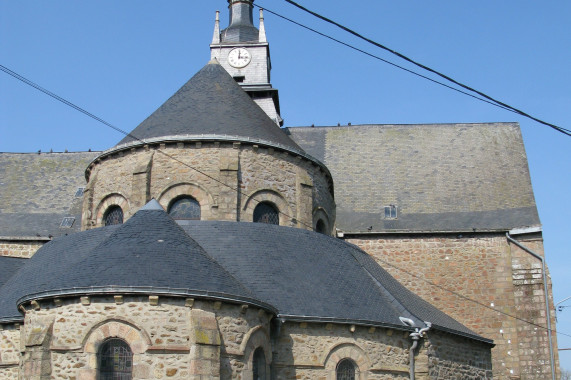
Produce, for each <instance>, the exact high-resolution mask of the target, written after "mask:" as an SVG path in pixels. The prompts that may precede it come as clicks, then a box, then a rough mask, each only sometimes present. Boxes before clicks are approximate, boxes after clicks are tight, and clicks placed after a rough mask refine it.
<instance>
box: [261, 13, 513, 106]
mask: <svg viewBox="0 0 571 380" xmlns="http://www.w3.org/2000/svg"><path fill="white" fill-rule="evenodd" d="M254 6H256V7H258V8H261V9H263V10H264V11H266V12H268V13H271V14H273V15H274V16H277V17H279V18H282V19H284V20H286V21H289V22H291V23H292V24H295V25H297V26H299V27H302V28H304V29H307V30H309V31H311V32H313V33H315V34H318V35H320V36H322V37H325V38H328V39H330V40H332V41H335V42H337V43H339V44H341V45H344V46H346V47H348V48H350V49H353V50H355V51H358V52H359V53H363V54H365V55H368V56H369V57H371V58H375V59H377V60H379V61H382V62H384V63H387V64H389V65H391V66H394V67H396V68H398V69H401V70H404V71H406V72H408V73H410V74H413V75H416V76H418V77H421V78H423V79H426V80H429V81H431V82H433V83H436V84H438V85H440V86H443V87H446V88H448V89H450V90H453V91H457V92H459V93H461V94H464V95H467V96H470V97H472V98H474V99H477V100H480V101H482V102H486V103H488V104H491V105H492V106H495V107H499V108H502V109H504V110H506V111H510V112H514V111H513V110H511V109H509V108H506V107H503V106H501V105H499V104H496V103H494V102H492V101H489V100H486V99H483V98H480V97H478V96H476V95H474V94H470V93H469V92H466V91H462V90H460V89H458V88H455V87H452V86H449V85H447V84H446V83H442V82H440V81H437V80H436V79H432V78H430V77H427V76H426V75H422V74H420V73H417V72H416V71H412V70H410V69H407V68H406V67H404V66H400V65H397V64H396V63H394V62H391V61H389V60H386V59H384V58H381V57H379V56H378V55H374V54H372V53H369V52H368V51H366V50H363V49H359V48H358V47H356V46H353V45H351V44H348V43H346V42H343V41H341V40H338V39H336V38H334V37H332V36H330V35H328V34H325V33H322V32H320V31H318V30H316V29H313V28H311V27H309V26H307V25H304V24H301V23H299V22H297V21H295V20H292V19H290V18H288V17H286V16H283V15H281V14H279V13H276V12H274V11H272V10H270V9H268V8H265V7H262V6H259V5H257V4H254ZM514 113H515V112H514Z"/></svg>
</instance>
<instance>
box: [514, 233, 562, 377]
mask: <svg viewBox="0 0 571 380" xmlns="http://www.w3.org/2000/svg"><path fill="white" fill-rule="evenodd" d="M512 237H514V238H515V239H516V240H518V241H519V242H520V243H521V244H523V246H525V247H527V248H529V249H531V250H532V251H533V252H534V253H536V254H538V255H540V256H544V251H543V239H541V236H537V235H535V236H534V235H530V236H521V237H520V236H512ZM510 253H511V258H512V280H513V284H514V297H515V305H516V310H517V313H518V314H517V315H518V317H519V318H521V319H522V320H518V322H517V333H518V342H519V347H518V348H519V350H518V351H519V359H520V367H521V378H522V379H547V378H550V377H551V368H550V364H549V358H550V354H549V336H548V334H547V330H546V326H547V317H546V312H545V291H544V286H543V270H542V265H541V261H540V260H538V259H537V258H535V257H533V256H532V255H530V254H529V253H527V252H525V251H524V250H522V249H521V248H519V247H518V246H516V245H514V244H510ZM547 281H548V283H547V291H548V294H549V295H548V301H549V309H550V318H551V328H552V334H551V336H552V342H553V347H555V349H554V356H555V360H554V362H555V368H556V369H557V370H558V369H559V360H558V351H557V335H556V333H555V308H554V305H553V292H552V289H551V278H550V276H549V273H547ZM524 321H531V322H533V324H530V323H525V322H524ZM557 378H558V377H557Z"/></svg>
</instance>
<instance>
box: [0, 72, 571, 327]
mask: <svg viewBox="0 0 571 380" xmlns="http://www.w3.org/2000/svg"><path fill="white" fill-rule="evenodd" d="M0 70H2V71H4V72H5V73H7V74H9V75H11V76H13V77H14V78H16V79H18V80H20V81H22V82H23V83H25V84H27V85H29V86H31V87H33V88H35V89H37V90H39V91H41V92H43V93H44V94H46V95H48V96H50V97H52V98H54V99H56V100H58V101H60V102H62V103H63V104H65V105H67V106H69V107H71V108H73V109H75V110H77V111H79V112H81V113H83V114H84V115H87V116H88V117H90V118H92V119H94V120H97V121H99V122H100V123H102V124H104V125H106V126H108V127H110V128H112V129H113V130H115V131H117V132H119V133H121V134H123V135H125V136H128V137H131V138H132V139H134V140H136V141H138V142H141V143H143V144H145V143H146V142H145V141H144V140H141V139H139V138H137V137H136V136H134V135H132V134H131V133H128V132H125V131H124V130H122V129H121V128H118V127H116V126H114V125H112V124H111V123H108V122H106V121H105V120H103V119H101V118H99V117H97V116H95V115H94V114H92V113H91V112H88V111H86V110H84V109H83V108H81V107H79V106H77V105H75V104H73V103H72V102H70V101H68V100H66V99H64V98H62V97H61V96H58V95H56V94H54V93H53V92H51V91H48V90H46V89H45V88H43V87H41V86H39V85H38V84H36V83H34V82H32V81H31V80H29V79H27V78H25V77H23V76H21V75H19V74H17V73H15V72H14V71H12V70H10V69H8V68H7V67H5V66H3V65H1V64H0ZM156 151H157V152H159V153H160V154H163V155H164V156H166V157H168V158H170V159H172V160H173V161H176V162H178V163H180V164H182V165H183V166H186V167H187V168H189V169H191V170H194V171H196V172H197V173H199V174H202V175H204V176H205V177H207V178H209V179H211V180H213V181H215V182H218V183H219V184H221V185H223V186H226V187H228V188H229V189H231V190H233V191H236V192H237V193H239V194H241V195H244V196H246V197H248V195H247V194H245V193H243V192H242V191H240V189H237V188H234V187H232V186H230V185H229V184H227V183H224V182H222V181H220V180H218V179H217V178H214V177H212V176H210V175H209V174H207V173H204V172H203V171H201V170H199V169H197V168H195V167H193V166H191V165H189V164H187V163H185V162H184V161H181V160H179V159H178V158H176V157H174V156H172V155H170V154H168V153H166V152H163V151H162V150H160V149H158V150H156ZM252 201H254V202H256V203H261V201H258V200H256V199H252ZM278 212H279V213H280V214H282V215H284V216H287V217H288V218H290V219H291V220H296V221H297V222H298V223H299V224H301V225H303V226H306V227H309V228H310V229H313V226H310V225H308V224H307V223H304V222H302V221H299V220H297V219H296V218H294V217H292V216H290V215H288V214H286V213H284V212H282V211H280V210H278ZM376 260H378V261H379V262H381V263H383V264H385V265H387V266H390V267H392V268H394V269H396V270H398V271H401V272H403V273H406V274H408V275H410V276H412V277H414V278H417V279H419V280H421V281H424V282H426V283H427V284H429V285H432V286H435V287H437V288H439V289H441V290H443V291H445V292H448V293H451V294H454V295H456V296H458V297H460V298H463V299H465V300H466V301H468V302H473V303H475V304H477V305H480V306H483V307H485V308H487V309H490V310H493V311H495V312H498V313H500V314H503V315H505V316H507V317H510V318H514V319H516V320H519V321H521V322H524V323H527V324H529V325H532V326H535V327H538V328H541V329H544V330H547V328H546V327H543V326H541V325H538V324H536V323H534V322H531V321H528V320H525V319H523V318H519V317H517V316H514V315H511V314H508V313H506V312H503V311H501V310H498V309H494V308H493V307H491V306H488V305H486V304H484V303H481V302H479V301H476V300H473V299H471V298H469V297H466V296H464V295H462V294H460V293H457V292H455V291H453V290H450V289H447V288H445V287H443V286H441V285H438V284H436V283H434V282H432V281H429V280H427V279H425V278H423V277H420V276H418V275H416V274H414V273H412V272H410V271H408V270H406V269H403V268H400V267H398V266H396V265H394V264H391V263H389V262H387V261H385V260H382V259H380V258H376ZM545 296H547V295H545ZM556 333H557V334H560V335H564V336H567V337H570V338H571V335H570V334H565V333H562V332H559V331H556Z"/></svg>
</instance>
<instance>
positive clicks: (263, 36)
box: [258, 8, 268, 42]
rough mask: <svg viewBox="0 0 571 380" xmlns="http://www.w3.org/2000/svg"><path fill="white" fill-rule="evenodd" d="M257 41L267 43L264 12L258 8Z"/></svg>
mask: <svg viewBox="0 0 571 380" xmlns="http://www.w3.org/2000/svg"><path fill="white" fill-rule="evenodd" d="M258 41H259V42H268V40H267V39H266V27H265V26H264V10H263V9H262V8H260V35H259V37H258Z"/></svg>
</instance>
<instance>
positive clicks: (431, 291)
mask: <svg viewBox="0 0 571 380" xmlns="http://www.w3.org/2000/svg"><path fill="white" fill-rule="evenodd" d="M346 240H347V241H349V242H351V243H353V244H356V245H357V246H359V247H360V248H362V249H363V250H365V251H366V252H368V253H369V254H370V255H372V256H373V257H374V258H375V259H376V260H377V262H378V263H379V264H380V265H381V266H382V267H383V268H385V269H386V270H387V271H389V272H390V273H391V275H393V276H394V277H395V278H396V279H397V280H399V281H400V282H401V283H402V284H403V285H405V286H406V287H407V288H408V289H409V290H411V291H412V292H414V293H415V294H417V295H419V296H420V297H422V298H424V299H425V300H426V301H428V302H429V303H431V304H432V305H434V306H435V307H437V308H439V309H440V310H443V311H445V312H446V313H447V314H448V315H450V316H452V317H453V318H455V319H456V320H458V321H459V322H461V323H463V324H464V325H465V326H467V327H468V328H470V329H472V330H473V331H475V332H476V333H478V334H480V335H481V336H483V337H485V338H488V339H493V340H494V343H495V344H496V347H494V348H493V350H492V354H493V356H492V358H493V371H494V378H496V379H543V378H544V376H545V375H544V374H545V373H546V372H545V371H549V354H548V353H547V352H548V351H547V350H548V346H547V344H546V332H545V329H544V327H545V325H546V323H545V322H546V320H545V318H543V319H542V318H538V317H541V313H544V312H545V303H544V301H543V300H544V299H543V297H542V296H540V294H541V295H542V294H543V288H542V287H539V285H537V286H536V287H537V289H535V288H534V289H532V287H533V285H531V284H526V285H523V284H519V283H518V281H514V278H518V276H520V275H521V270H522V269H521V268H523V267H526V266H527V267H529V268H532V266H533V265H534V264H537V263H538V262H539V261H538V260H537V259H533V258H530V255H528V254H521V255H519V254H518V255H515V254H513V253H512V251H513V250H512V249H511V248H510V245H508V243H507V239H506V237H505V234H500V233H498V234H484V233H481V234H472V235H470V236H467V235H458V234H454V235H452V234H448V235H445V234H440V235H438V234H434V235H430V234H425V235H399V236H383V237H379V236H361V237H355V238H347V239H346ZM537 250H538V252H540V253H541V254H542V253H543V249H542V247H541V242H539V241H538V242H537ZM518 256H519V258H518ZM522 265H523V267H522ZM527 267H526V268H527ZM397 268H398V269H397ZM518 268H519V269H518ZM535 269H537V268H535ZM518 271H520V272H518ZM530 273H531V272H530ZM531 275H532V276H533V274H531ZM535 275H537V273H535ZM514 276H515V277H514ZM522 288H525V289H526V290H524V289H522ZM530 292H531V293H530ZM534 292H535V293H534ZM529 294H532V295H533V297H528V295H529ZM518 318H519V319H523V320H525V321H529V322H531V324H530V323H527V322H523V321H521V320H519V319H518ZM534 324H537V325H538V326H539V327H538V326H535V325H534ZM536 327H537V329H536ZM553 329H555V324H553ZM531 352H533V360H530V355H531ZM555 354H556V355H557V352H555ZM539 363H542V364H539ZM537 367H541V369H540V370H538V368H537ZM533 371H535V374H532V372H533Z"/></svg>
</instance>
